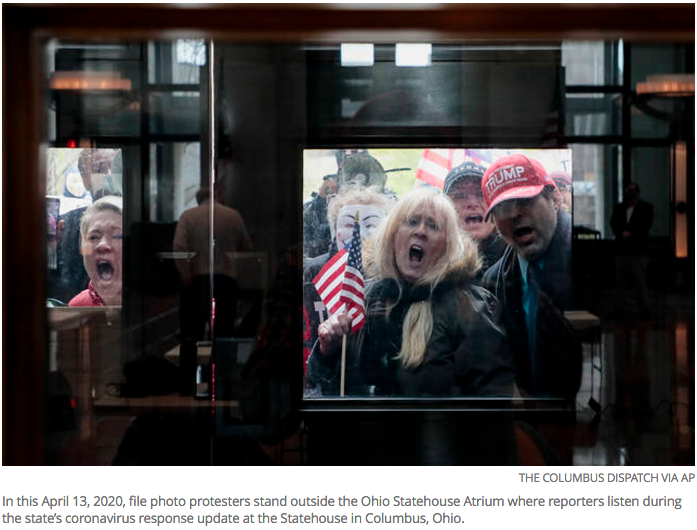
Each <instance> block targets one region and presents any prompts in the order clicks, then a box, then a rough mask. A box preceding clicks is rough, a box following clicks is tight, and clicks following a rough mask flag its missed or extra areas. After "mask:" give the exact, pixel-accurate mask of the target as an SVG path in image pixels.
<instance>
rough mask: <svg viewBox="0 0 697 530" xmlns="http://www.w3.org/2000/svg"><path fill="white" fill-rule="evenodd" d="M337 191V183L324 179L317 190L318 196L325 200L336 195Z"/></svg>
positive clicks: (333, 180)
mask: <svg viewBox="0 0 697 530" xmlns="http://www.w3.org/2000/svg"><path fill="white" fill-rule="evenodd" d="M338 189H339V183H338V182H337V181H336V179H326V180H324V181H322V185H321V186H320V188H319V194H320V196H321V197H324V198H325V199H326V198H327V197H329V196H331V195H336V192H337V191H338Z"/></svg>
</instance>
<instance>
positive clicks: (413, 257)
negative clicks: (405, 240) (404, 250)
mask: <svg viewBox="0 0 697 530" xmlns="http://www.w3.org/2000/svg"><path fill="white" fill-rule="evenodd" d="M423 258H424V249H423V248H421V247H420V246H419V245H412V246H411V247H409V263H421V260H422V259H423Z"/></svg>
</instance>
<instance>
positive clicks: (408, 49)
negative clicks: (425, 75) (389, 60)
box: [394, 43, 432, 66]
mask: <svg viewBox="0 0 697 530" xmlns="http://www.w3.org/2000/svg"><path fill="white" fill-rule="evenodd" d="M431 51H432V46H431V45H430V44H404V43H398V44H397V45H395V59H394V62H395V64H396V65H397V66H429V65H430V64H431Z"/></svg>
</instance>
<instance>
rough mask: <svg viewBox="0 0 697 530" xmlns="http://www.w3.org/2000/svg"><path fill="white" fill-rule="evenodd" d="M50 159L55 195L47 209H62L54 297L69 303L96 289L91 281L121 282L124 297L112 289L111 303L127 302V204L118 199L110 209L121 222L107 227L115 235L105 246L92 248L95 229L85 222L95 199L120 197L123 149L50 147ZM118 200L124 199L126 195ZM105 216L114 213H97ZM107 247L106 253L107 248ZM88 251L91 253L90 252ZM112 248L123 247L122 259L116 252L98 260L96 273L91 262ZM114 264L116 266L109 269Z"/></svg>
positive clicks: (50, 180)
mask: <svg viewBox="0 0 697 530" xmlns="http://www.w3.org/2000/svg"><path fill="white" fill-rule="evenodd" d="M46 159H47V172H46V191H47V194H48V196H49V198H50V200H49V202H48V208H49V211H48V212H47V214H48V216H49V218H50V216H51V215H53V214H55V213H56V212H55V210H56V208H57V209H58V212H57V213H58V216H57V218H56V227H55V238H54V241H55V246H56V252H55V255H56V259H55V262H56V266H55V268H52V270H51V275H50V280H51V281H50V282H49V286H48V291H49V292H48V294H49V298H52V299H54V300H57V301H60V302H63V303H68V302H69V301H71V300H72V299H73V298H74V297H75V296H77V295H79V294H80V293H82V292H83V291H84V290H86V289H89V288H90V280H99V281H100V283H101V282H102V281H104V282H106V281H111V280H114V281H116V280H118V283H119V286H118V288H117V289H116V290H117V291H118V296H116V294H115V293H114V292H113V289H112V288H110V289H109V294H107V295H106V296H107V298H108V299H109V301H110V302H111V303H110V304H108V305H121V296H120V282H121V278H120V275H121V259H120V248H121V241H120V237H121V229H122V227H121V205H120V204H119V205H116V204H115V203H114V204H112V205H111V206H110V207H109V208H112V209H113V210H114V215H116V213H118V221H115V220H114V222H113V223H107V224H108V225H109V228H107V227H106V226H104V227H102V228H104V229H105V230H106V231H107V232H108V234H109V241H105V242H104V243H105V245H101V246H100V245H95V246H94V248H91V247H88V245H87V242H88V239H87V235H88V234H87V231H88V230H89V229H90V227H89V226H88V225H87V224H83V222H82V220H83V218H84V214H85V212H86V211H87V209H88V208H89V207H90V206H91V205H93V204H94V203H95V201H98V200H99V199H101V198H103V197H108V196H111V197H114V196H120V194H121V190H122V189H123V184H122V174H123V158H122V153H121V150H120V149H80V148H77V149H68V148H49V149H48V151H47V154H46ZM118 200H119V201H120V198H119V199H118ZM112 202H113V201H112ZM100 204H102V205H103V204H104V203H100ZM117 210H118V212H116V211H117ZM104 216H108V215H107V214H105V213H101V214H99V215H98V216H97V217H98V218H100V219H99V220H100V221H103V219H101V217H104ZM116 224H118V234H117V233H116V232H114V230H116V226H115V225H116ZM112 225H113V226H112ZM97 232H98V233H99V234H100V235H101V234H102V233H106V232H104V231H103V230H101V229H100V230H97ZM112 236H118V240H113V241H112ZM95 237H96V235H95ZM49 242H50V240H49ZM97 247H99V249H97ZM103 249H104V252H102V250H103ZM88 250H89V251H90V252H89V254H86V253H85V252H87V251H88ZM92 250H94V252H92ZM111 251H118V254H119V257H112V256H111V255H110V256H109V257H100V258H99V264H100V265H99V267H97V263H96V262H95V263H94V264H92V263H91V262H90V265H89V266H90V267H91V268H92V269H93V271H92V272H93V274H92V275H91V276H90V275H89V274H88V273H89V269H88V268H87V261H90V260H92V259H93V258H95V256H96V255H97V253H99V254H100V255H101V254H110V252H111ZM92 265H94V267H92ZM109 267H111V269H110V270H109V271H107V269H108V268H109ZM99 271H101V272H103V274H102V275H101V276H100V274H98V272H99ZM115 275H117V276H118V278H117V277H116V276H115ZM107 276H110V278H109V280H107V279H106V277H107ZM92 287H94V283H92ZM96 299H97V298H95V300H96ZM81 305H85V304H81ZM101 305H105V304H101Z"/></svg>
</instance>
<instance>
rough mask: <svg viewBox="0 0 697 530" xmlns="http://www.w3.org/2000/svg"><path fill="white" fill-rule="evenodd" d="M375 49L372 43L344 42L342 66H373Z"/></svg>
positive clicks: (342, 46)
mask: <svg viewBox="0 0 697 530" xmlns="http://www.w3.org/2000/svg"><path fill="white" fill-rule="evenodd" d="M374 63H375V49H374V46H373V45H372V44H342V45H341V66H373V64H374Z"/></svg>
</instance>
